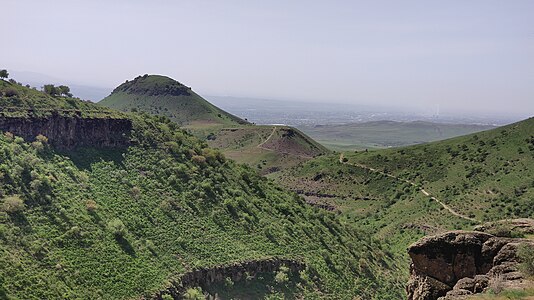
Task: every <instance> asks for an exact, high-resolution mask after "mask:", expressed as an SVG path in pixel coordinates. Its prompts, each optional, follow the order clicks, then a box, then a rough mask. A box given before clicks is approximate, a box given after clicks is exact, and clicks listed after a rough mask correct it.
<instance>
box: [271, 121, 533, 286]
mask: <svg viewBox="0 0 534 300" xmlns="http://www.w3.org/2000/svg"><path fill="white" fill-rule="evenodd" d="M533 132H534V119H528V120H525V121H523V122H519V123H517V124H512V125H509V126H505V127H502V128H497V129H494V130H490V131H486V132H480V133H477V134H472V135H468V136H464V137H458V138H453V139H450V140H446V141H440V142H434V143H429V144H425V145H416V146H410V147H405V148H397V149H384V150H376V151H370V152H357V153H354V152H352V153H345V157H346V158H348V161H347V163H345V164H342V163H340V161H339V155H329V156H325V157H321V158H318V159H314V160H311V161H308V162H306V163H305V164H303V165H301V166H297V167H295V168H292V169H288V170H286V171H283V172H281V173H279V174H274V175H273V176H272V177H273V178H274V179H275V180H276V181H278V182H279V183H281V184H282V185H285V186H286V187H288V188H290V189H294V190H301V191H302V192H308V194H310V193H312V195H309V196H306V198H308V200H314V201H319V202H325V203H328V204H330V205H334V206H336V207H337V209H338V210H339V211H340V212H341V214H340V216H339V217H340V219H341V222H346V223H350V224H356V225H357V226H359V227H361V228H365V230H368V231H371V232H374V235H375V237H377V238H379V239H382V240H384V241H386V242H387V243H388V244H390V245H391V247H392V249H393V251H394V252H396V253H399V254H405V252H406V251H405V249H406V247H407V246H408V245H409V244H410V243H412V242H414V241H416V240H417V239H418V238H419V237H420V236H422V235H423V234H431V233H434V232H437V231H443V230H450V229H470V228H472V225H474V223H473V222H469V221H466V220H464V219H462V218H459V217H456V216H454V215H452V214H451V213H450V212H448V211H447V210H445V209H444V208H443V207H442V206H440V205H439V204H438V203H437V202H435V201H433V200H431V199H430V198H429V197H428V196H425V195H424V194H423V193H421V192H420V191H419V188H420V187H423V188H425V190H426V191H428V192H430V193H431V194H432V195H434V196H436V197H437V198H438V199H439V200H441V201H443V202H444V203H446V204H448V205H449V206H451V207H452V208H453V209H455V210H457V211H459V212H461V213H463V214H464V215H469V216H471V217H475V218H477V219H478V220H481V221H482V220H484V221H485V220H498V219H504V218H511V217H533V216H534V210H533V207H534V203H533V199H534V181H533V178H534V173H533V172H534V136H533ZM358 165H365V166H368V167H371V168H374V169H378V170H379V171H384V172H386V173H388V174H394V175H395V176H397V177H399V178H403V179H408V180H410V181H414V182H416V183H417V184H418V185H417V186H412V185H410V184H408V183H406V182H404V181H402V180H397V179H394V178H391V177H388V176H384V175H382V174H379V173H377V172H373V171H371V170H369V169H366V168H362V167H359V166H358ZM314 194H315V195H314ZM317 194H319V196H320V197H317V196H316V195H317ZM401 261H403V262H404V263H405V264H408V258H407V257H406V256H404V258H403V259H402V260H401ZM407 269H408V268H406V270H404V271H401V272H399V273H398V276H399V278H404V279H407V276H408V273H407Z"/></svg>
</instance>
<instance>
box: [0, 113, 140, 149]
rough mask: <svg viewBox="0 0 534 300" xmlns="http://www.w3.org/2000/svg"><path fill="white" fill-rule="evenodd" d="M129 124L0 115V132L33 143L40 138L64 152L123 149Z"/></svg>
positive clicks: (55, 115) (56, 115) (124, 121)
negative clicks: (86, 148)
mask: <svg viewBox="0 0 534 300" xmlns="http://www.w3.org/2000/svg"><path fill="white" fill-rule="evenodd" d="M131 130H132V123H131V121H130V120H128V119H118V118H105V117H102V118H82V117H80V116H76V115H74V116H72V115H71V116H65V115H61V114H59V113H56V112H54V113H52V114H51V115H48V116H42V117H38V116H29V117H6V116H0V131H4V132H11V133H13V134H14V135H17V136H20V137H22V138H24V140H26V141H33V140H35V137H36V136H37V135H40V134H41V135H44V136H46V137H47V138H48V141H49V143H50V144H51V145H53V146H54V147H56V148H58V149H63V150H68V149H73V148H76V147H79V146H91V147H113V148H115V147H124V146H127V145H128V144H129V134H130V132H131Z"/></svg>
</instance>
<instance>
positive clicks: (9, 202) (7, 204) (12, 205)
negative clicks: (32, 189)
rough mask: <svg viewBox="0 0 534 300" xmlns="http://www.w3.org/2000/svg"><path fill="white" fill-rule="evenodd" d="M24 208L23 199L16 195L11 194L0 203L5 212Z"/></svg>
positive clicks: (14, 211) (19, 210)
mask: <svg viewBox="0 0 534 300" xmlns="http://www.w3.org/2000/svg"><path fill="white" fill-rule="evenodd" d="M24 208H25V205H24V201H22V199H20V198H19V197H18V196H11V197H7V198H5V199H4V203H3V204H2V211H5V212H7V213H17V212H21V211H23V210H24Z"/></svg>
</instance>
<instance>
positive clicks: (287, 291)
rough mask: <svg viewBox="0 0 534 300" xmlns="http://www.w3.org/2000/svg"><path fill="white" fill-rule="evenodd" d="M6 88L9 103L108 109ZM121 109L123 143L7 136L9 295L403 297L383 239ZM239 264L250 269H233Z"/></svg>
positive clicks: (2, 167) (3, 167)
mask: <svg viewBox="0 0 534 300" xmlns="http://www.w3.org/2000/svg"><path fill="white" fill-rule="evenodd" d="M0 82H1V84H2V85H1V88H0V98H1V99H0V103H21V102H24V103H26V104H27V106H28V107H33V106H37V102H39V103H41V104H40V108H41V109H42V110H45V111H47V112H54V111H57V110H58V107H61V108H63V107H72V108H81V109H83V110H84V111H87V112H91V111H98V110H101V109H102V108H100V107H98V106H96V105H92V104H91V103H87V102H82V101H80V100H78V99H75V98H68V97H50V96H48V95H45V94H43V93H41V92H38V91H34V90H30V89H28V88H25V87H22V86H20V85H17V84H12V83H6V82H4V81H0ZM8 89H16V90H17V91H18V94H17V93H16V94H13V93H11V92H8ZM34 99H35V103H34ZM23 100H24V101H23ZM67 103H70V104H67ZM34 104H35V105H34ZM10 105H11V104H10ZM107 111H108V112H109V113H113V111H110V110H107ZM80 114H81V113H80V111H78V110H74V115H73V116H72V118H74V119H76V120H78V121H80V120H82V119H84V118H85V117H84V116H83V114H82V116H80ZM121 115H123V116H125V117H127V118H129V119H130V120H131V122H132V125H133V129H132V131H131V134H130V139H131V145H130V146H128V147H124V148H95V147H79V148H76V149H73V150H70V151H58V150H57V149H55V148H54V147H52V146H51V145H49V144H48V142H47V140H46V138H45V137H40V138H38V139H37V140H36V141H34V142H30V141H24V140H23V139H22V138H20V137H16V136H13V135H12V134H10V133H2V134H1V135H0V157H1V160H0V161H1V162H0V240H1V241H2V242H1V243H0V265H1V266H2V268H0V298H2V299H80V298H81V299H132V298H143V297H144V298H151V297H152V296H154V295H157V294H159V295H162V297H163V296H165V298H168V297H167V296H169V295H173V297H176V298H180V297H181V293H182V292H183V291H185V290H187V291H188V293H189V294H194V293H195V290H191V288H195V287H196V285H200V286H202V287H203V289H204V291H209V292H210V293H212V294H213V295H214V294H215V293H217V294H219V295H225V296H226V297H228V298H264V297H270V298H281V297H286V298H330V299H332V298H335V299H352V298H353V296H354V295H359V296H361V297H363V298H364V299H370V298H371V297H374V298H376V299H398V298H401V297H402V293H403V292H402V290H403V289H402V286H403V282H401V281H400V280H399V279H398V278H395V277H394V276H392V275H391V274H390V272H391V270H396V269H399V268H401V266H397V265H396V263H395V262H396V261H397V260H396V259H395V256H394V255H393V254H392V253H391V252H389V250H388V248H387V245H385V244H383V243H380V242H379V241H377V240H376V239H373V238H371V236H370V235H369V234H368V233H366V232H364V231H362V230H359V229H356V227H354V226H352V225H351V224H347V223H344V222H340V221H339V220H338V219H337V217H336V215H335V214H332V213H328V212H325V211H323V210H320V209H316V208H312V207H310V206H308V205H306V203H305V202H304V201H303V200H302V199H301V198H299V197H296V196H295V195H294V194H292V193H289V192H287V191H285V190H283V189H281V188H280V187H279V186H277V185H276V184H274V183H273V182H272V181H271V180H268V179H266V178H264V177H261V176H259V175H257V172H256V171H254V170H252V169H251V168H249V167H246V166H244V165H236V164H235V163H234V162H232V161H229V160H226V159H225V157H224V156H223V155H221V153H219V152H218V151H216V150H213V149H211V148H209V147H207V145H206V143H205V142H202V141H200V140H198V139H197V138H195V137H193V136H191V135H190V134H188V133H187V132H185V131H183V130H180V129H179V128H178V126H177V125H176V124H175V123H173V122H171V121H170V120H169V119H167V118H165V117H160V116H149V115H147V114H137V113H130V114H127V115H124V114H121ZM66 117H69V116H66ZM2 118H7V119H9V118H10V116H3V117H2ZM89 118H90V120H92V122H98V121H102V122H106V120H108V118H107V117H106V116H102V117H99V116H96V117H93V116H91V117H89ZM64 130H69V128H68V127H66V128H64ZM277 261H278V262H281V264H282V265H276V262H277ZM284 262H288V264H290V265H289V266H288V267H286V266H284ZM290 262H294V263H290ZM269 263H272V264H271V266H276V268H274V269H273V267H270V268H268V267H261V266H264V265H265V264H269ZM291 264H292V265H291ZM240 265H243V266H246V268H247V270H248V271H247V272H246V273H239V274H240V275H239V276H237V274H233V275H229V274H228V270H231V268H237V267H238V266H240ZM254 266H256V269H254ZM295 266H302V267H299V268H297V269H296V270H295V268H294V267H295ZM291 270H293V271H291ZM298 270H300V272H299V271H298ZM249 271H250V272H249ZM202 272H205V273H202ZM208 273H209V274H211V275H209V277H208V276H205V277H204V278H196V279H191V278H193V277H191V276H193V275H194V274H208ZM188 274H189V275H188ZM191 274H193V275H191ZM184 275H185V277H183V276H184ZM234 275H235V276H234ZM184 278H188V279H187V280H184ZM197 279H198V280H197ZM238 279H240V280H238ZM211 280H215V281H214V282H213V283H211ZM182 283H183V284H185V285H182ZM188 289H189V290H188ZM176 291H178V292H180V293H179V294H176Z"/></svg>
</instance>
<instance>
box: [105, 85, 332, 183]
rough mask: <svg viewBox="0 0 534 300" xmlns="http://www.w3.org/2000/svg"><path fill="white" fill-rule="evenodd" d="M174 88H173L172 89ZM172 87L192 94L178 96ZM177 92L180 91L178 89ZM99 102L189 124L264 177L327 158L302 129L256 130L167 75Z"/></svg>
mask: <svg viewBox="0 0 534 300" xmlns="http://www.w3.org/2000/svg"><path fill="white" fill-rule="evenodd" d="M167 86H170V87H171V88H168V87H167ZM173 87H175V88H176V89H177V90H179V91H182V92H183V93H187V94H189V95H185V94H181V93H179V92H178V93H176V92H174V94H180V95H172V94H173V92H172V90H173ZM176 89H175V90H176ZM99 104H101V105H103V106H108V107H111V108H116V109H120V110H123V111H131V110H132V109H135V110H138V111H143V112H146V113H150V114H154V115H162V116H166V117H168V118H170V119H171V120H172V121H174V122H176V123H178V124H180V125H182V126H184V128H187V130H188V131H190V132H191V133H192V134H194V135H195V136H197V137H199V138H201V139H205V138H207V139H208V143H209V145H210V146H211V147H215V148H219V149H221V150H222V151H223V152H224V154H225V155H227V156H228V157H230V158H232V159H234V160H236V161H238V162H241V163H246V164H248V165H250V166H253V167H254V168H256V169H259V170H260V172H262V173H269V172H272V171H273V170H278V169H280V168H284V167H288V166H294V165H296V164H298V163H300V162H303V161H305V160H308V159H309V158H310V157H314V156H316V155H321V154H325V153H327V152H328V150H327V149H326V148H324V147H323V146H322V145H320V144H318V143H317V142H315V141H314V140H312V139H311V138H310V137H308V136H306V135H305V134H303V133H302V132H300V131H299V130H297V129H291V132H292V133H293V134H292V135H291V136H288V135H287V134H286V133H287V131H288V130H290V129H289V128H286V127H276V128H275V129H276V132H275V134H273V135H272V136H271V138H270V139H269V141H268V142H267V143H265V145H264V146H263V147H262V146H261V144H262V143H263V142H264V141H265V140H266V139H267V138H268V137H269V136H270V135H271V133H272V131H273V126H256V125H252V124H248V123H247V122H245V121H243V120H241V119H239V118H237V117H235V116H233V115H230V114H228V113H226V112H224V111H222V110H221V109H219V108H217V107H216V106H214V105H212V104H211V103H209V102H208V101H206V100H204V99H203V98H202V97H200V96H199V95H197V94H195V93H194V92H193V91H191V90H190V89H189V88H187V87H185V86H183V85H182V84H180V83H178V82H177V81H174V80H172V79H170V78H168V77H164V76H157V75H150V76H143V77H138V78H136V79H134V80H133V81H130V82H126V83H124V84H122V85H120V86H119V87H117V88H116V89H115V91H113V93H112V94H111V95H110V96H108V97H107V98H105V99H103V100H102V101H101V102H99Z"/></svg>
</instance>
